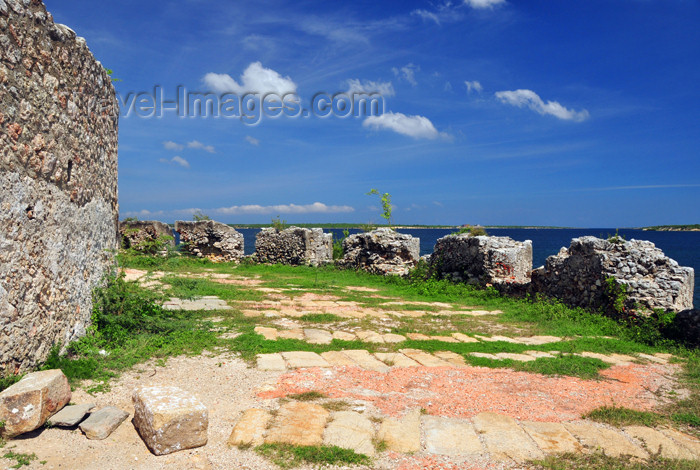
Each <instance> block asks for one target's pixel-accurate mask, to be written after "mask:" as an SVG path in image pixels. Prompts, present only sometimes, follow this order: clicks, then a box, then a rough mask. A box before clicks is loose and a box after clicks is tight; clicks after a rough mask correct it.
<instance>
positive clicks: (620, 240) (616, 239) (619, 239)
mask: <svg viewBox="0 0 700 470" xmlns="http://www.w3.org/2000/svg"><path fill="white" fill-rule="evenodd" d="M608 241H609V242H610V243H612V244H613V245H622V244H624V243H625V242H626V241H627V240H625V236H624V235H620V233H619V229H615V235H612V236H609V237H608Z"/></svg>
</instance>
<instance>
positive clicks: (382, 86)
mask: <svg viewBox="0 0 700 470" xmlns="http://www.w3.org/2000/svg"><path fill="white" fill-rule="evenodd" d="M347 85H348V91H347V94H348V95H352V94H354V93H363V94H371V93H379V94H380V95H382V96H394V95H396V92H395V91H394V86H393V85H392V84H391V82H373V81H369V80H363V81H361V80H357V79H354V78H351V79H350V80H348V81H347Z"/></svg>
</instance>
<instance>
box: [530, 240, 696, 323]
mask: <svg viewBox="0 0 700 470" xmlns="http://www.w3.org/2000/svg"><path fill="white" fill-rule="evenodd" d="M609 277H612V278H614V279H615V280H616V281H617V282H618V283H621V284H626V285H627V289H628V294H629V297H628V300H627V305H626V307H628V308H633V307H634V306H635V305H637V306H639V307H641V308H642V309H646V310H650V309H657V308H660V309H663V310H667V311H675V312H678V311H681V310H686V309H692V308H693V289H694V285H695V280H694V271H693V268H688V267H682V266H679V265H678V263H676V262H675V261H674V260H672V259H670V258H668V257H667V256H665V255H664V253H663V252H662V251H661V250H660V249H658V248H656V246H655V245H654V244H653V243H651V242H648V241H640V240H631V241H620V243H611V242H609V241H607V240H602V239H600V238H595V237H581V238H574V239H573V240H572V241H571V246H570V247H569V248H568V249H567V248H562V249H561V251H560V252H559V254H557V255H554V256H550V257H549V258H547V261H546V263H545V265H544V266H543V267H541V268H538V269H536V270H534V271H533V272H532V291H533V292H537V293H542V294H545V295H547V296H549V297H554V298H557V299H559V300H561V301H563V302H564V303H566V304H568V305H572V306H575V307H586V308H592V309H600V308H606V307H607V306H608V305H609V303H610V302H609V296H608V295H607V294H606V279H607V278H609Z"/></svg>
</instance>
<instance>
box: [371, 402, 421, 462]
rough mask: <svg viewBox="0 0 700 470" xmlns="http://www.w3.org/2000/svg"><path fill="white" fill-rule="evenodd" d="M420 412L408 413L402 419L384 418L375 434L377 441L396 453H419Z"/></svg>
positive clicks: (416, 410)
mask: <svg viewBox="0 0 700 470" xmlns="http://www.w3.org/2000/svg"><path fill="white" fill-rule="evenodd" d="M420 416H421V415H420V410H418V409H415V410H412V411H409V412H408V413H407V414H406V415H405V416H404V417H403V418H401V419H396V418H386V419H385V420H384V421H382V424H381V426H380V428H379V432H378V433H377V439H379V441H383V442H385V443H386V448H387V449H388V450H393V451H396V452H403V453H409V452H418V451H420Z"/></svg>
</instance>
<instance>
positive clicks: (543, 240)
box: [238, 228, 700, 308]
mask: <svg viewBox="0 0 700 470" xmlns="http://www.w3.org/2000/svg"><path fill="white" fill-rule="evenodd" d="M238 231H239V232H241V233H242V234H243V237H244V239H245V253H246V255H249V254H252V253H253V252H254V251H255V236H256V234H257V233H258V232H259V231H260V229H238ZM324 231H325V232H327V233H328V232H330V233H333V238H334V239H341V238H342V237H343V230H342V229H325V230H324ZM397 231H398V232H400V233H407V234H409V235H413V236H414V237H417V238H419V239H420V252H421V256H422V255H428V254H430V253H432V252H433V249H434V247H435V242H436V241H437V239H438V238H441V237H444V236H445V235H449V234H450V233H453V232H454V231H455V229H433V228H411V229H397ZM487 231H488V233H489V235H495V236H499V237H510V238H512V239H514V240H517V241H525V240H532V256H533V266H534V267H538V266H542V265H543V264H544V262H545V260H546V259H547V257H548V256H551V255H555V254H557V253H558V252H559V250H560V249H561V248H562V247H568V246H569V244H570V243H571V239H572V238H577V237H583V236H585V235H592V236H594V237H599V238H608V237H610V236H612V235H615V229H611V228H580V229H579V228H572V229H542V228H538V229H526V228H490V229H488V230H487ZM360 232H362V230H359V229H351V230H350V234H351V235H352V234H355V233H360ZM618 233H619V235H620V236H621V237H624V238H625V239H626V240H632V239H636V240H648V241H650V242H653V243H654V244H655V245H656V246H657V247H658V248H660V249H661V250H662V251H663V252H664V253H665V254H666V256H668V257H670V258H672V259H674V260H676V261H677V262H678V264H680V265H681V266H690V267H691V268H693V269H695V277H696V282H695V297H694V304H695V308H700V282H698V280H697V278H698V277H699V276H700V232H660V231H645V230H634V229H620V230H619V232H618Z"/></svg>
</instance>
